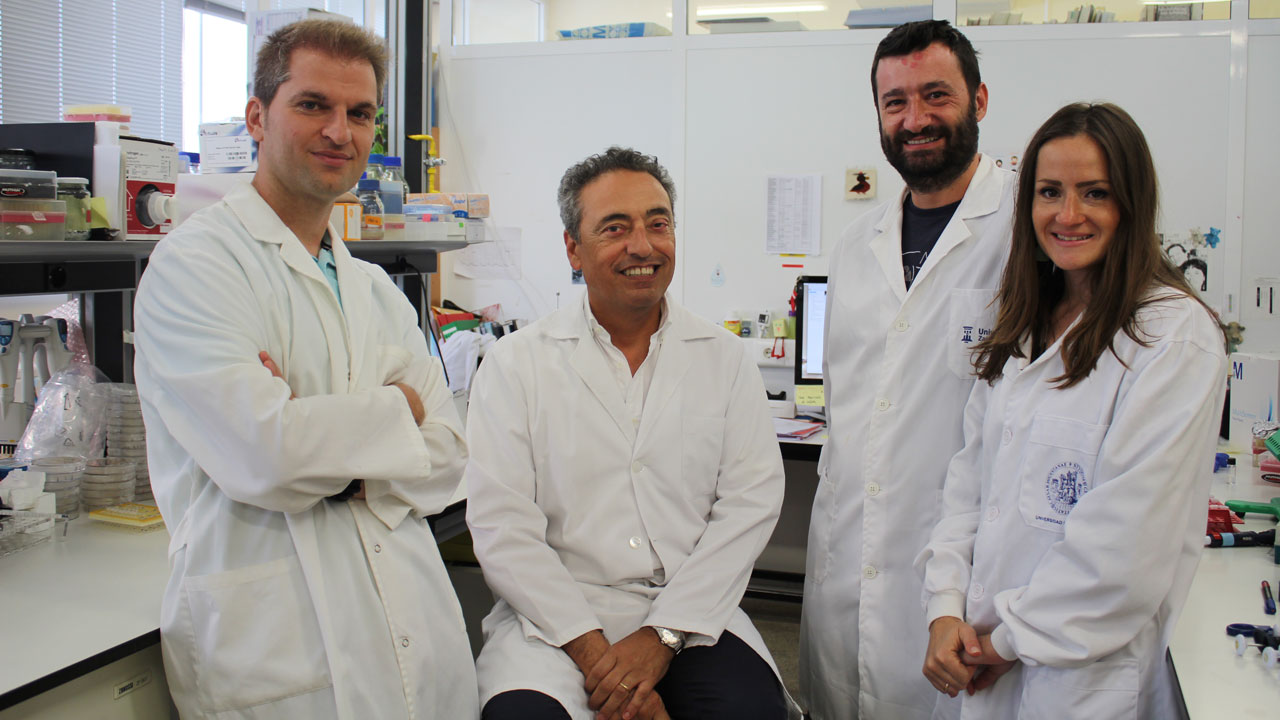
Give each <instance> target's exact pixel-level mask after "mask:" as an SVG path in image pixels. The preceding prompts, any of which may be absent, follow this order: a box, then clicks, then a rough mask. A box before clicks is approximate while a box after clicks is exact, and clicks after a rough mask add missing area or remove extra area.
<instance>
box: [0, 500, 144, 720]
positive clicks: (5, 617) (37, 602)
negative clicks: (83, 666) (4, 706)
mask: <svg viewBox="0 0 1280 720" xmlns="http://www.w3.org/2000/svg"><path fill="white" fill-rule="evenodd" d="M60 533H61V528H59V529H58V531H57V532H56V533H55V536H54V537H53V538H51V539H49V540H46V541H45V542H42V543H40V544H39V545H36V546H35V547H30V548H27V549H25V550H21V551H19V552H17V553H14V554H13V555H8V556H6V557H0V627H3V628H4V630H3V637H4V647H5V655H6V658H5V661H4V662H2V663H0V695H2V694H4V693H7V692H9V691H11V690H15V689H17V688H19V687H22V686H23V685H26V684H27V683H30V682H33V681H35V680H39V679H40V678H42V677H44V676H46V675H49V674H50V673H53V672H56V671H58V670H61V669H63V668H65V667H67V666H69V665H73V664H75V663H77V662H80V661H81V660H84V659H86V658H89V657H92V656H94V655H97V654H98V653H100V652H103V651H106V650H110V649H111V648H114V647H116V646H117V645H120V644H122V643H126V642H129V641H130V640H133V639H135V638H137V637H139V636H142V635H146V634H147V633H150V632H154V631H155V630H156V629H157V628H159V627H160V599H161V597H162V596H163V594H164V587H165V583H166V582H167V581H168V579H169V559H168V557H167V552H168V547H169V533H168V532H166V531H165V530H164V528H160V529H159V530H153V531H151V532H146V533H137V532H134V531H130V530H117V529H114V528H110V527H103V524H102V523H100V522H98V521H95V520H90V519H89V518H88V516H87V515H85V514H83V513H82V514H81V516H80V517H79V518H77V519H76V520H73V521H71V526H70V532H69V533H68V534H67V536H66V537H62V536H61V534H60ZM19 653H20V654H19Z"/></svg>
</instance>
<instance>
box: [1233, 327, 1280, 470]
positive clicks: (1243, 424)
mask: <svg viewBox="0 0 1280 720" xmlns="http://www.w3.org/2000/svg"><path fill="white" fill-rule="evenodd" d="M1278 397H1280V353H1249V352H1237V353H1233V354H1232V355H1231V420H1230V422H1229V424H1228V429H1227V432H1228V434H1229V435H1230V437H1229V438H1228V439H1229V440H1230V441H1231V447H1232V448H1233V449H1236V450H1239V451H1241V452H1252V450H1251V448H1252V445H1253V424H1254V423H1256V422H1262V421H1270V422H1276V403H1277V398H1278Z"/></svg>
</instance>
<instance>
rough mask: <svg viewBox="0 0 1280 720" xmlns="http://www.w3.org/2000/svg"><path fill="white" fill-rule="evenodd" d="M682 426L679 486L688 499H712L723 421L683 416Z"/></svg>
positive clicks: (718, 462)
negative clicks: (681, 486)
mask: <svg viewBox="0 0 1280 720" xmlns="http://www.w3.org/2000/svg"><path fill="white" fill-rule="evenodd" d="M683 425H684V433H683V444H684V447H683V448H682V452H681V455H680V475H681V483H682V485H683V487H684V489H685V492H687V493H688V494H689V496H690V497H691V498H706V499H714V498H715V492H716V481H717V479H718V476H719V474H720V454H721V451H722V450H723V446H724V418H723V417H705V416H703V417H698V416H693V415H686V416H685V417H684V422H683ZM707 509H708V510H710V507H708V508H707Z"/></svg>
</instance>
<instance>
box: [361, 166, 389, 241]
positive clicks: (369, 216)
mask: <svg viewBox="0 0 1280 720" xmlns="http://www.w3.org/2000/svg"><path fill="white" fill-rule="evenodd" d="M381 182H382V181H380V180H373V179H368V178H366V179H363V180H361V181H360V182H359V183H358V184H357V185H356V197H357V198H359V199H360V212H361V217H360V239H361V240H381V239H382V237H383V229H382V216H383V208H382V198H381V197H379V196H378V188H379V185H380V184H381Z"/></svg>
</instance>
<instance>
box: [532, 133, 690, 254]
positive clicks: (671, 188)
mask: <svg viewBox="0 0 1280 720" xmlns="http://www.w3.org/2000/svg"><path fill="white" fill-rule="evenodd" d="M614 170H631V171H634V172H642V173H649V174H650V175H652V176H653V179H655V180H657V181H658V183H659V184H661V185H662V189H663V190H666V191H667V199H668V200H670V201H671V209H672V211H674V210H675V207H676V184H675V183H674V182H672V181H671V176H670V175H668V174H667V169H666V168H664V167H662V165H660V164H659V163H658V158H657V157H655V156H653V155H645V154H644V153H641V152H637V151H635V150H632V149H631V148H622V147H618V146H616V145H615V146H613V147H611V148H609V149H608V150H605V151H604V152H603V153H600V154H599V155H592V156H591V157H589V158H587V159H586V160H583V161H582V162H580V163H578V164H577V165H574V166H573V167H571V168H569V169H568V170H566V171H565V173H564V177H563V178H560V190H559V192H557V194H556V198H557V200H558V201H559V203H560V221H561V222H563V223H564V229H565V232H567V233H569V237H571V238H573V241H574V242H578V241H579V231H580V228H581V225H582V188H584V187H586V186H587V184H588V183H590V182H591V181H592V180H595V179H596V178H598V177H600V176H601V175H604V174H605V173H608V172H613V171H614ZM671 223H672V227H674V226H675V218H672V220H671Z"/></svg>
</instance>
